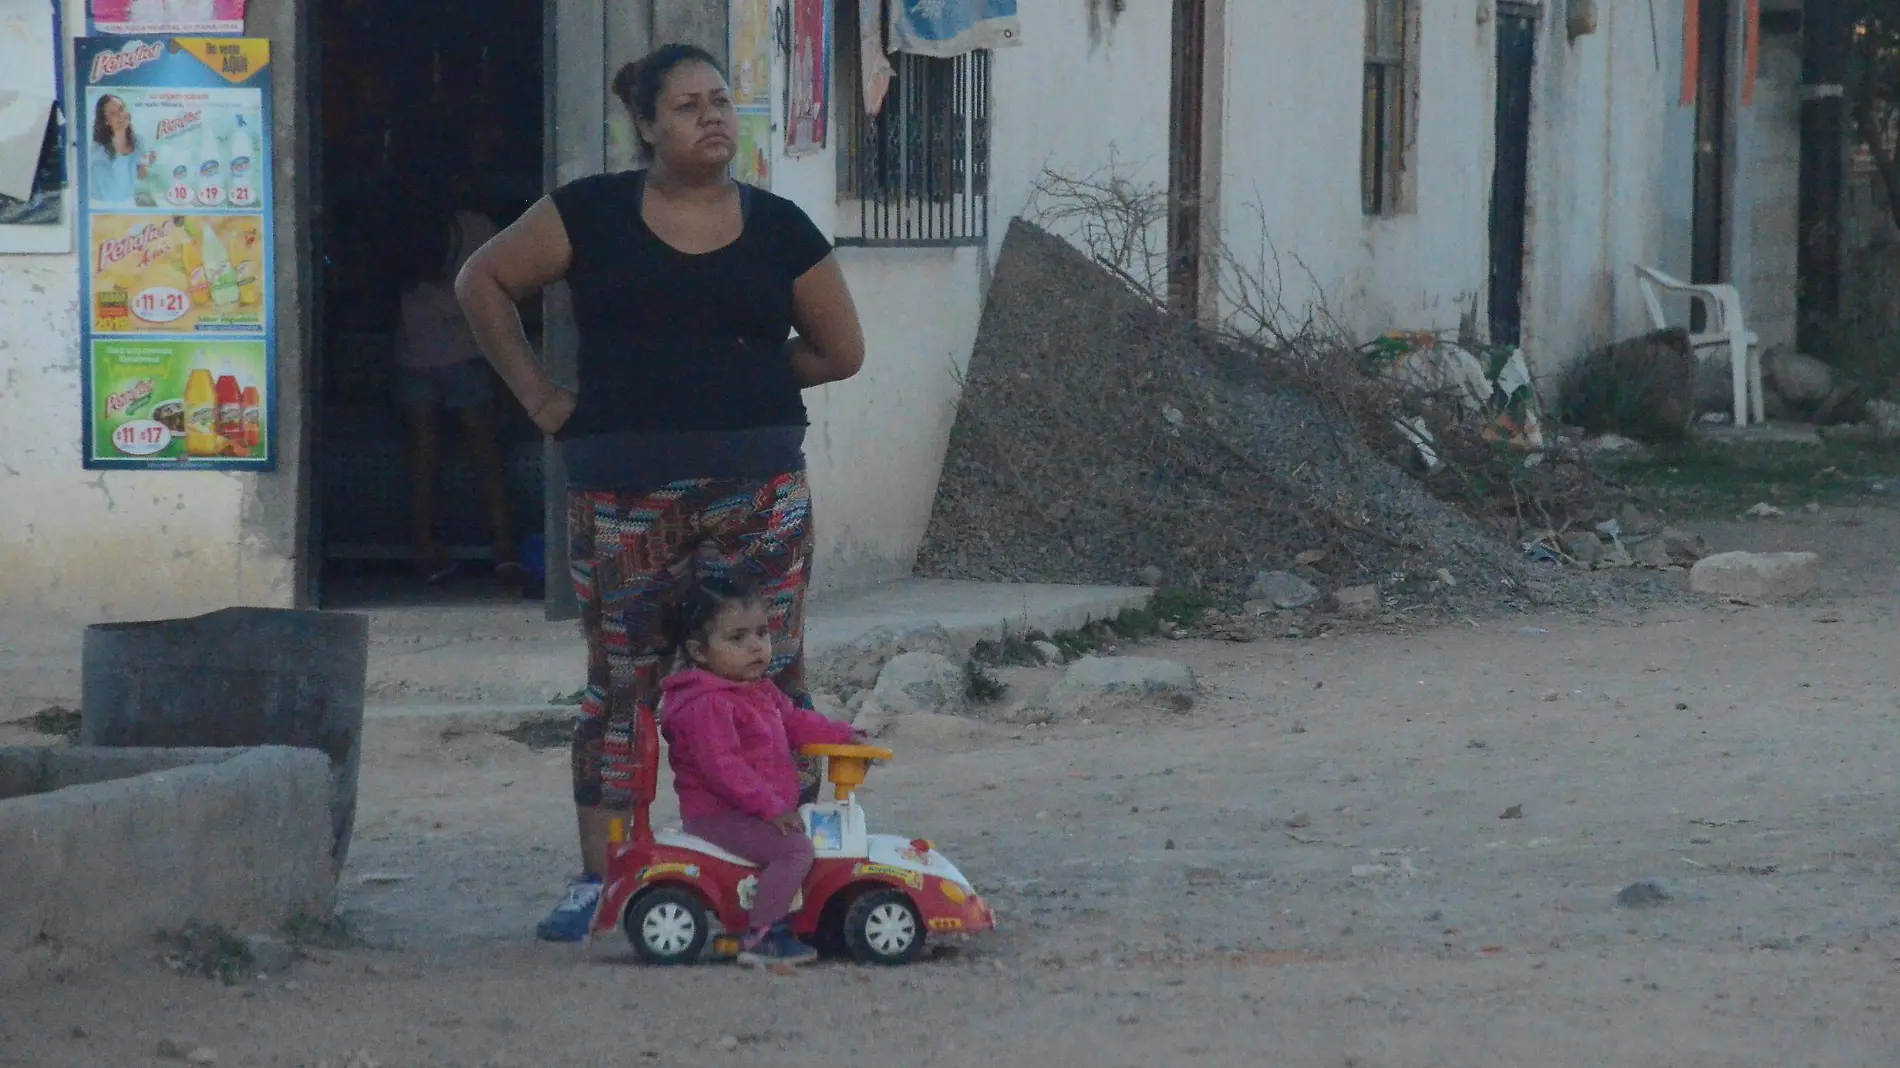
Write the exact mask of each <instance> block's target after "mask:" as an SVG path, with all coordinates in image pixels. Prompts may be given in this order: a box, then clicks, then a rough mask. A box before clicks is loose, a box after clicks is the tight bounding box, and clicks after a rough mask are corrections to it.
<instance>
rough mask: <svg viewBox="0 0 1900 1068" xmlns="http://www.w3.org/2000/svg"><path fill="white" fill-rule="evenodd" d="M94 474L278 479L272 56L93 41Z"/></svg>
mask: <svg viewBox="0 0 1900 1068" xmlns="http://www.w3.org/2000/svg"><path fill="white" fill-rule="evenodd" d="M75 55H76V57H77V71H78V73H79V76H80V80H81V90H80V92H79V94H78V96H79V102H80V104H81V106H82V107H83V108H84V117H85V120H86V124H87V129H88V130H90V131H92V133H93V136H92V137H91V138H90V139H89V140H88V142H87V144H86V152H85V153H84V155H82V157H81V159H82V164H81V166H80V174H79V178H80V181H79V203H80V205H81V207H82V209H83V210H82V212H81V226H80V233H81V248H82V250H83V252H84V255H85V261H84V275H83V280H82V293H83V294H84V307H83V311H82V317H83V323H82V326H83V329H84V331H85V341H84V344H85V357H86V358H85V361H84V365H85V370H86V374H85V380H86V389H85V404H86V418H85V427H86V429H85V438H86V441H85V447H86V453H85V461H86V466H87V467H90V468H146V469H150V468H155V467H156V468H165V469H191V468H230V467H241V468H254V469H256V468H263V469H268V468H270V467H273V466H274V465H275V455H274V448H273V441H274V434H273V426H272V424H273V418H272V413H273V412H274V411H275V410H276V374H275V367H276V359H275V356H276V337H275V309H276V296H275V293H274V291H273V285H272V280H273V279H274V278H275V277H276V274H275V268H274V263H273V252H272V248H273V245H272V241H273V236H274V235H273V228H272V223H271V204H272V195H273V194H272V189H271V145H270V136H269V131H270V130H271V99H270V46H269V43H268V42H265V41H260V40H246V39H236V38H204V37H199V38H184V37H170V38H168V37H149V38H145V37H136V36H135V37H128V38H101V37H88V38H82V39H80V40H79V41H78V42H76V43H75Z"/></svg>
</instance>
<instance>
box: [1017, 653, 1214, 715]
mask: <svg viewBox="0 0 1900 1068" xmlns="http://www.w3.org/2000/svg"><path fill="white" fill-rule="evenodd" d="M1199 690H1200V685H1199V683H1197V682H1196V681H1195V679H1194V671H1193V669H1191V668H1189V667H1188V666H1187V665H1186V664H1179V663H1176V662H1174V661H1172V660H1160V659H1155V658H1152V657H1142V656H1108V657H1096V656H1087V657H1083V658H1082V659H1080V660H1078V661H1076V662H1075V663H1073V664H1071V665H1069V670H1068V671H1066V672H1064V673H1063V676H1062V681H1060V682H1058V683H1056V686H1055V689H1053V690H1051V691H1050V692H1049V700H1048V708H1049V712H1050V714H1051V715H1052V716H1053V717H1055V718H1057V719H1070V718H1087V719H1091V720H1094V721H1095V722H1098V723H1117V722H1128V721H1130V720H1134V719H1138V718H1140V717H1141V716H1143V715H1144V714H1148V713H1153V712H1185V711H1188V710H1189V709H1192V708H1193V707H1194V698H1195V695H1196V694H1197V693H1198V692H1199Z"/></svg>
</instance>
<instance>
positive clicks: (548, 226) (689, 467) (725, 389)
mask: <svg viewBox="0 0 1900 1068" xmlns="http://www.w3.org/2000/svg"><path fill="white" fill-rule="evenodd" d="M614 95H616V96H617V97H619V98H620V100H621V102H622V103H623V104H625V105H626V107H627V110H628V112H629V113H630V114H631V115H632V117H633V121H634V126H635V127H636V129H638V131H639V134H640V140H641V142H642V144H643V146H644V149H645V153H646V156H647V163H648V166H647V167H646V169H644V170H638V171H631V172H627V173H621V174H603V175H596V176H594V177H591V178H583V179H581V180H579V181H576V182H573V183H570V184H569V185H566V186H563V187H561V188H560V189H557V190H555V191H554V193H553V194H551V195H550V196H548V197H547V198H545V199H543V200H542V201H540V202H539V203H537V204H536V205H535V206H534V207H532V208H530V209H529V210H528V212H527V214H526V215H524V216H522V218H521V219H520V220H519V221H518V222H516V223H515V224H514V225H512V226H510V227H508V229H506V230H504V231H502V233H501V234H500V235H499V236H497V237H496V238H495V239H494V240H493V241H490V242H489V243H488V244H487V245H486V246H484V247H483V248H482V249H481V250H480V251H479V252H477V253H476V254H475V256H474V257H473V258H472V259H470V261H469V263H468V265H467V266H466V267H465V268H464V269H463V270H462V273H461V277H460V278H459V279H458V281H457V284H456V293H457V295H458V296H459V297H460V298H461V302H462V307H463V308H464V309H465V310H466V312H467V314H468V320H469V323H470V325H471V326H472V327H473V328H474V331H475V336H476V338H477V340H478V341H479V342H480V343H481V346H482V350H483V351H484V352H485V353H487V355H488V358H489V360H490V361H492V362H493V363H494V365H495V368H496V370H498V371H499V372H500V373H501V376H502V378H503V379H504V380H506V381H507V383H508V385H509V387H510V388H511V389H512V390H513V391H514V394H515V396H516V397H517V398H519V399H520V401H521V403H522V405H523V406H524V407H525V408H526V409H527V411H528V414H529V416H530V417H531V418H532V419H533V420H534V422H535V424H536V425H537V426H539V427H540V428H541V429H542V430H543V431H545V432H547V433H549V434H552V435H554V436H555V438H556V439H557V440H559V441H560V442H561V443H562V446H563V449H562V451H563V455H564V458H565V459H566V463H567V471H568V537H569V539H570V555H571V559H572V561H573V573H574V583H575V587H576V589H577V590H578V592H579V595H580V601H581V625H582V629H583V631H584V632H585V634H586V636H587V654H588V655H587V661H588V666H587V691H586V695H585V697H584V698H583V701H582V716H581V720H580V723H579V724H578V725H577V727H576V729H575V734H574V758H573V773H574V801H575V804H576V805H577V806H578V808H579V814H580V838H581V859H582V864H583V868H584V872H583V875H582V877H581V878H580V879H579V880H577V881H576V882H575V883H574V884H573V885H571V886H570V887H569V890H568V894H567V896H566V898H565V900H563V901H562V902H561V903H560V905H558V906H557V907H556V908H555V909H554V911H553V913H552V914H550V915H549V916H548V918H547V919H546V920H545V921H543V922H542V924H541V927H540V935H541V937H542V938H545V939H549V940H554V941H577V940H579V939H581V938H583V937H585V935H586V932H587V930H588V927H589V925H590V924H591V923H592V920H593V915H594V910H595V908H596V907H597V906H598V905H599V902H600V879H601V876H602V875H603V874H604V873H605V871H606V867H607V829H608V826H609V824H610V821H611V819H612V817H613V816H614V815H615V814H617V813H620V812H624V811H626V809H627V808H628V807H629V806H630V804H631V802H632V800H633V798H634V797H635V796H636V795H638V796H640V797H643V798H644V797H651V796H652V790H653V787H654V784H653V783H651V782H644V781H641V782H636V781H635V775H636V773H637V772H638V771H639V770H640V769H642V768H644V766H645V762H644V761H643V760H640V759H638V757H639V756H642V755H644V754H645V752H647V751H648V747H652V746H657V745H658V736H657V725H656V723H655V722H654V716H655V705H656V703H657V702H658V700H659V696H660V659H661V657H660V654H661V652H662V651H663V650H664V648H665V645H666V637H665V635H664V633H663V627H662V624H661V621H662V616H663V614H664V612H663V609H664V608H665V607H666V606H668V605H670V604H672V603H674V602H675V601H677V600H678V599H679V598H680V597H681V596H682V595H683V594H684V592H685V591H686V590H688V589H690V588H691V587H692V586H693V585H694V584H695V583H696V582H698V581H699V580H700V579H702V578H705V577H709V576H719V575H725V574H731V573H737V574H740V575H743V576H744V578H745V579H746V581H747V582H748V583H749V584H750V585H752V586H753V587H754V588H756V589H758V590H759V591H760V592H761V593H762V594H763V596H764V598H765V599H766V600H767V602H768V604H769V606H770V615H771V622H772V630H773V655H772V666H771V672H772V676H773V678H774V679H775V680H776V681H777V682H778V684H779V686H780V687H781V688H783V689H784V690H785V691H786V692H787V694H789V695H790V696H792V697H793V698H794V699H795V700H798V701H800V703H803V704H809V696H808V695H807V694H806V693H805V689H804V679H803V665H802V659H801V648H802V634H801V631H802V627H803V621H804V618H803V617H804V607H805V585H806V579H807V577H808V575H809V572H810V568H811V558H810V546H809V537H810V522H811V495H810V491H809V490H808V488H807V486H806V483H805V456H804V438H805V425H806V417H805V406H804V402H803V400H802V398H801V397H800V390H803V389H808V388H811V387H813V386H819V385H824V384H825V383H827V382H838V381H842V380H844V379H847V378H850V377H851V376H852V375H854V374H856V373H857V371H858V368H859V367H860V366H861V365H862V364H863V362H864V335H863V332H862V329H861V328H860V326H859V323H858V316H857V310H856V308H855V307H853V305H852V302H851V295H850V293H849V291H848V290H847V289H846V288H845V281H844V273H843V271H842V270H840V268H839V266H838V263H837V261H836V259H835V258H834V257H833V256H832V253H831V246H830V243H829V242H828V241H826V239H825V237H824V235H823V234H821V233H820V232H819V231H818V228H817V227H816V226H814V225H812V222H811V220H810V219H809V218H807V217H806V215H805V213H804V212H802V211H800V210H799V208H798V207H797V205H795V204H793V203H791V202H790V201H788V200H785V199H783V198H781V197H777V196H773V195H772V194H771V193H768V192H766V191H764V190H762V189H755V188H752V187H750V186H744V185H741V184H739V183H737V182H735V181H733V180H732V178H731V177H730V176H729V171H730V168H731V164H732V160H733V156H734V154H735V152H736V151H737V147H738V127H739V123H738V116H737V114H736V113H735V112H734V110H733V106H732V98H731V94H730V91H729V89H728V87H727V85H726V79H725V76H724V75H723V74H722V73H721V72H720V69H719V65H718V63H717V61H716V60H714V59H713V57H712V56H711V55H710V54H709V53H707V52H706V51H705V50H703V49H700V48H695V47H692V46H690V45H668V46H666V47H664V48H661V49H659V50H658V51H656V52H654V53H653V54H652V55H649V56H647V57H646V58H645V59H642V60H640V61H639V62H637V63H631V64H628V65H627V66H626V67H625V68H623V69H622V70H621V71H620V73H619V75H618V76H616V77H615V78H614ZM562 279H565V280H566V281H567V283H568V286H569V288H570V290H571V291H572V294H573V303H574V321H575V326H576V327H577V329H578V332H579V335H580V347H579V351H578V353H577V356H576V360H577V364H578V383H577V388H576V389H574V390H569V389H566V388H563V387H562V386H560V385H558V384H557V383H555V382H554V381H553V380H552V379H550V378H549V377H548V375H547V373H546V372H545V371H544V370H542V368H541V366H540V364H539V363H538V362H537V360H536V358H535V354H534V350H533V349H532V348H531V347H530V346H529V344H528V339H527V337H526V335H525V334H524V333H523V331H522V327H521V319H520V316H519V314H518V313H517V311H516V303H517V302H518V301H521V300H523V299H525V298H527V297H530V296H532V295H534V294H535V293H538V292H539V291H540V290H542V289H543V288H545V287H546V286H548V285H551V284H553V283H555V282H557V281H560V280H562ZM793 328H796V329H797V332H798V336H797V337H796V338H792V337H791V333H792V330H793Z"/></svg>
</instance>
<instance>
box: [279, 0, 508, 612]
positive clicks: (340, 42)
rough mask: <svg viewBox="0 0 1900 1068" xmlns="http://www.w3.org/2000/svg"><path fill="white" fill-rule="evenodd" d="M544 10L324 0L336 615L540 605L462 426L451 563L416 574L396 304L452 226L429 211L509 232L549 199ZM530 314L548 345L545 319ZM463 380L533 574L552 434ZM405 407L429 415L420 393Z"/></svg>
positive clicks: (330, 565) (323, 521)
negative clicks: (501, 556)
mask: <svg viewBox="0 0 1900 1068" xmlns="http://www.w3.org/2000/svg"><path fill="white" fill-rule="evenodd" d="M542 3H543V0H404V2H402V3H399V4H396V3H385V2H380V0H316V4H317V11H318V14H317V28H318V36H319V40H320V43H321V56H320V60H319V63H320V69H319V74H318V79H319V85H318V90H317V91H318V99H317V109H316V111H317V114H318V116H319V119H320V122H321V127H322V128H321V131H320V135H319V138H318V140H319V141H320V147H319V153H318V161H319V174H318V178H317V186H318V190H319V192H318V196H317V204H316V205H315V210H314V212H313V214H314V216H315V217H314V220H313V226H312V230H313V232H314V234H315V235H316V242H317V260H318V276H319V278H320V279H321V286H322V301H321V306H320V310H319V313H318V320H317V322H318V330H317V333H318V337H317V352H318V354H319V361H320V363H319V374H318V375H317V381H318V383H319V385H318V397H317V401H316V413H315V414H316V427H315V432H314V433H313V435H312V440H313V442H314V445H313V457H312V463H313V468H314V470H315V472H316V487H317V489H316V492H317V501H316V531H317V534H316V540H317V544H318V548H319V549H320V551H321V553H322V567H321V574H322V586H321V588H320V589H319V591H318V594H319V598H320V601H321V603H323V604H324V605H325V606H327V607H335V606H338V605H344V604H359V605H360V604H366V603H367V604H378V603H381V604H390V603H404V602H410V603H413V602H416V601H425V602H433V601H460V600H468V599H499V598H506V599H511V600H512V599H519V598H521V597H522V596H524V593H525V592H529V591H527V590H526V589H524V588H525V587H532V590H533V591H538V590H539V588H540V584H539V582H536V581H529V582H522V581H514V582H502V581H498V580H496V579H495V578H494V575H493V557H494V554H495V553H496V552H497V549H496V548H495V545H494V543H495V539H494V537H493V536H492V534H491V531H490V527H491V526H492V525H493V524H492V523H491V521H490V511H491V509H490V508H489V507H488V505H487V503H486V497H485V494H484V492H483V486H484V482H483V480H482V479H481V478H480V476H479V474H478V472H477V470H476V464H475V463H474V462H472V458H471V455H470V450H469V448H468V445H467V442H468V435H467V434H466V433H465V432H464V428H463V418H462V416H461V415H460V414H459V413H458V412H456V411H450V410H442V411H440V412H439V417H438V418H437V420H436V422H437V424H438V426H439V428H440V439H439V440H440V442H441V448H440V462H439V465H438V468H437V475H436V478H435V481H434V485H435V487H436V492H435V495H434V496H435V507H434V509H433V511H434V513H435V514H434V523H433V524H432V526H433V531H434V536H435V539H436V542H437V545H438V546H439V549H440V554H441V559H440V560H439V561H438V562H437V564H436V565H435V566H429V567H422V566H420V565H419V564H418V561H417V541H418V538H417V534H416V530H415V524H414V523H413V522H412V511H411V502H412V496H411V487H412V484H413V482H414V481H415V479H414V474H413V469H412V466H411V454H410V451H409V450H410V444H411V441H412V434H411V418H410V408H411V407H412V406H413V405H411V404H406V403H405V400H404V396H405V394H404V390H403V385H402V383H403V376H402V374H401V371H400V367H401V365H400V364H399V362H398V355H397V337H398V324H399V321H400V319H401V314H400V308H401V298H402V294H403V293H404V291H405V290H406V289H408V288H409V287H410V286H411V285H412V284H414V282H415V280H416V276H417V273H418V265H419V264H420V263H421V262H422V261H425V260H430V259H431V257H430V256H429V255H427V254H421V255H418V250H420V249H423V248H425V247H427V246H428V245H429V244H430V242H431V240H432V239H431V237H430V235H432V234H435V233H440V232H441V231H440V229H439V228H438V227H437V226H436V223H437V222H438V220H440V219H442V218H443V216H441V215H440V214H437V213H431V212H425V211H424V210H423V206H424V205H425V204H432V205H443V206H446V207H447V208H448V209H449V210H451V211H454V212H456V213H457V214H456V215H455V216H453V217H455V218H461V219H463V221H464V223H465V224H466V225H467V226H468V227H469V228H472V229H473V230H475V231H476V232H480V231H482V230H484V229H485V227H484V226H482V225H480V222H479V220H475V221H473V222H471V221H470V220H469V217H468V216H465V215H462V214H461V213H475V214H476V215H478V216H484V217H486V219H487V220H490V221H492V223H493V224H494V225H495V226H506V225H507V224H508V223H510V222H512V221H513V220H514V219H515V218H516V217H518V216H519V215H520V214H521V213H522V212H523V211H524V210H526V209H527V207H528V206H529V205H530V204H531V203H533V201H534V200H535V198H537V197H538V196H539V195H540V193H541V189H542V153H543V148H542V125H543V117H542V100H543V91H544V90H543V87H544V82H543V76H542V63H543V57H542ZM443 247H444V249H445V250H446V245H444V246H443ZM438 281H439V280H438ZM436 296H438V297H439V296H440V291H439V290H437V291H436ZM444 306H445V307H448V308H451V309H452V308H453V302H452V300H451V301H450V302H449V303H448V304H447V305H441V303H440V301H439V300H438V301H437V309H436V310H437V312H438V313H439V311H440V308H441V307H444ZM523 312H524V315H525V316H526V317H527V319H528V327H529V331H530V336H531V337H538V335H539V322H538V318H539V304H538V302H537V303H535V304H533V305H529V306H524V307H523ZM414 314H416V313H412V316H413V315H414ZM412 321H414V319H413V318H412ZM429 333H430V335H437V334H438V333H439V331H437V330H435V329H431V330H430V331H429ZM438 348H441V346H438ZM462 370H463V371H465V372H467V375H464V376H463V377H461V378H460V379H459V380H458V381H459V382H460V383H461V387H462V388H461V393H462V397H465V396H466V387H468V385H469V383H470V380H471V379H470V377H469V376H478V377H476V378H475V379H474V380H475V381H478V382H485V383H486V384H487V387H488V389H489V391H491V392H492V393H493V396H494V402H493V403H492V406H491V409H490V410H491V411H492V413H493V415H492V419H491V420H490V422H491V423H492V425H493V427H494V438H495V440H496V441H497V444H498V447H499V451H500V454H501V458H502V466H503V471H504V484H505V498H506V507H505V511H506V512H507V519H508V522H507V527H508V530H507V534H506V537H505V538H504V539H503V540H502V544H503V545H504V546H506V547H508V548H511V549H513V550H514V551H515V552H517V553H520V552H521V550H522V548H523V547H524V543H526V545H525V548H526V549H527V552H526V553H525V554H523V555H524V561H523V562H524V563H526V564H528V565H529V567H528V570H529V571H530V572H532V571H533V570H534V567H533V563H534V552H535V549H536V546H537V544H538V537H531V536H538V535H539V534H540V532H541V529H542V486H541V470H540V469H541V437H540V435H539V434H538V433H537V432H536V431H535V429H534V427H533V425H532V424H530V423H529V422H528V420H527V419H526V418H525V417H524V416H523V415H522V414H521V412H520V411H519V409H518V408H517V406H515V405H513V404H510V403H507V392H506V390H505V388H503V387H502V386H501V384H500V382H499V380H498V379H496V378H494V377H493V372H492V371H490V370H489V369H488V367H487V365H486V363H485V362H477V363H475V364H473V365H468V366H465V367H463V368H462ZM408 397H409V399H410V400H411V401H414V400H416V399H417V394H416V392H415V391H414V389H413V388H412V389H411V390H410V392H409V393H408ZM458 399H462V398H461V397H458ZM445 570H448V571H450V572H451V573H450V574H448V575H447V576H446V577H439V580H438V581H436V582H435V583H432V584H431V583H427V582H425V581H424V576H425V573H427V574H436V575H438V576H440V573H441V572H443V571H445Z"/></svg>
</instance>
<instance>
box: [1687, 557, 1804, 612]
mask: <svg viewBox="0 0 1900 1068" xmlns="http://www.w3.org/2000/svg"><path fill="white" fill-rule="evenodd" d="M1820 562H1821V558H1820V557H1819V556H1816V555H1815V554H1814V553H1741V552H1736V553H1718V554H1717V555H1715V556H1711V557H1707V558H1706V559H1704V560H1702V561H1701V562H1700V563H1698V564H1696V565H1695V567H1694V568H1693V569H1692V570H1690V572H1689V588H1690V589H1692V590H1694V591H1695V592H1696V593H1707V594H1715V595H1718V596H1723V597H1740V598H1743V599H1744V600H1750V601H1790V600H1794V599H1795V598H1798V597H1804V596H1806V595H1808V594H1809V593H1812V592H1813V591H1814V587H1815V584H1816V582H1817V581H1818V578H1819V572H1820Z"/></svg>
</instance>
